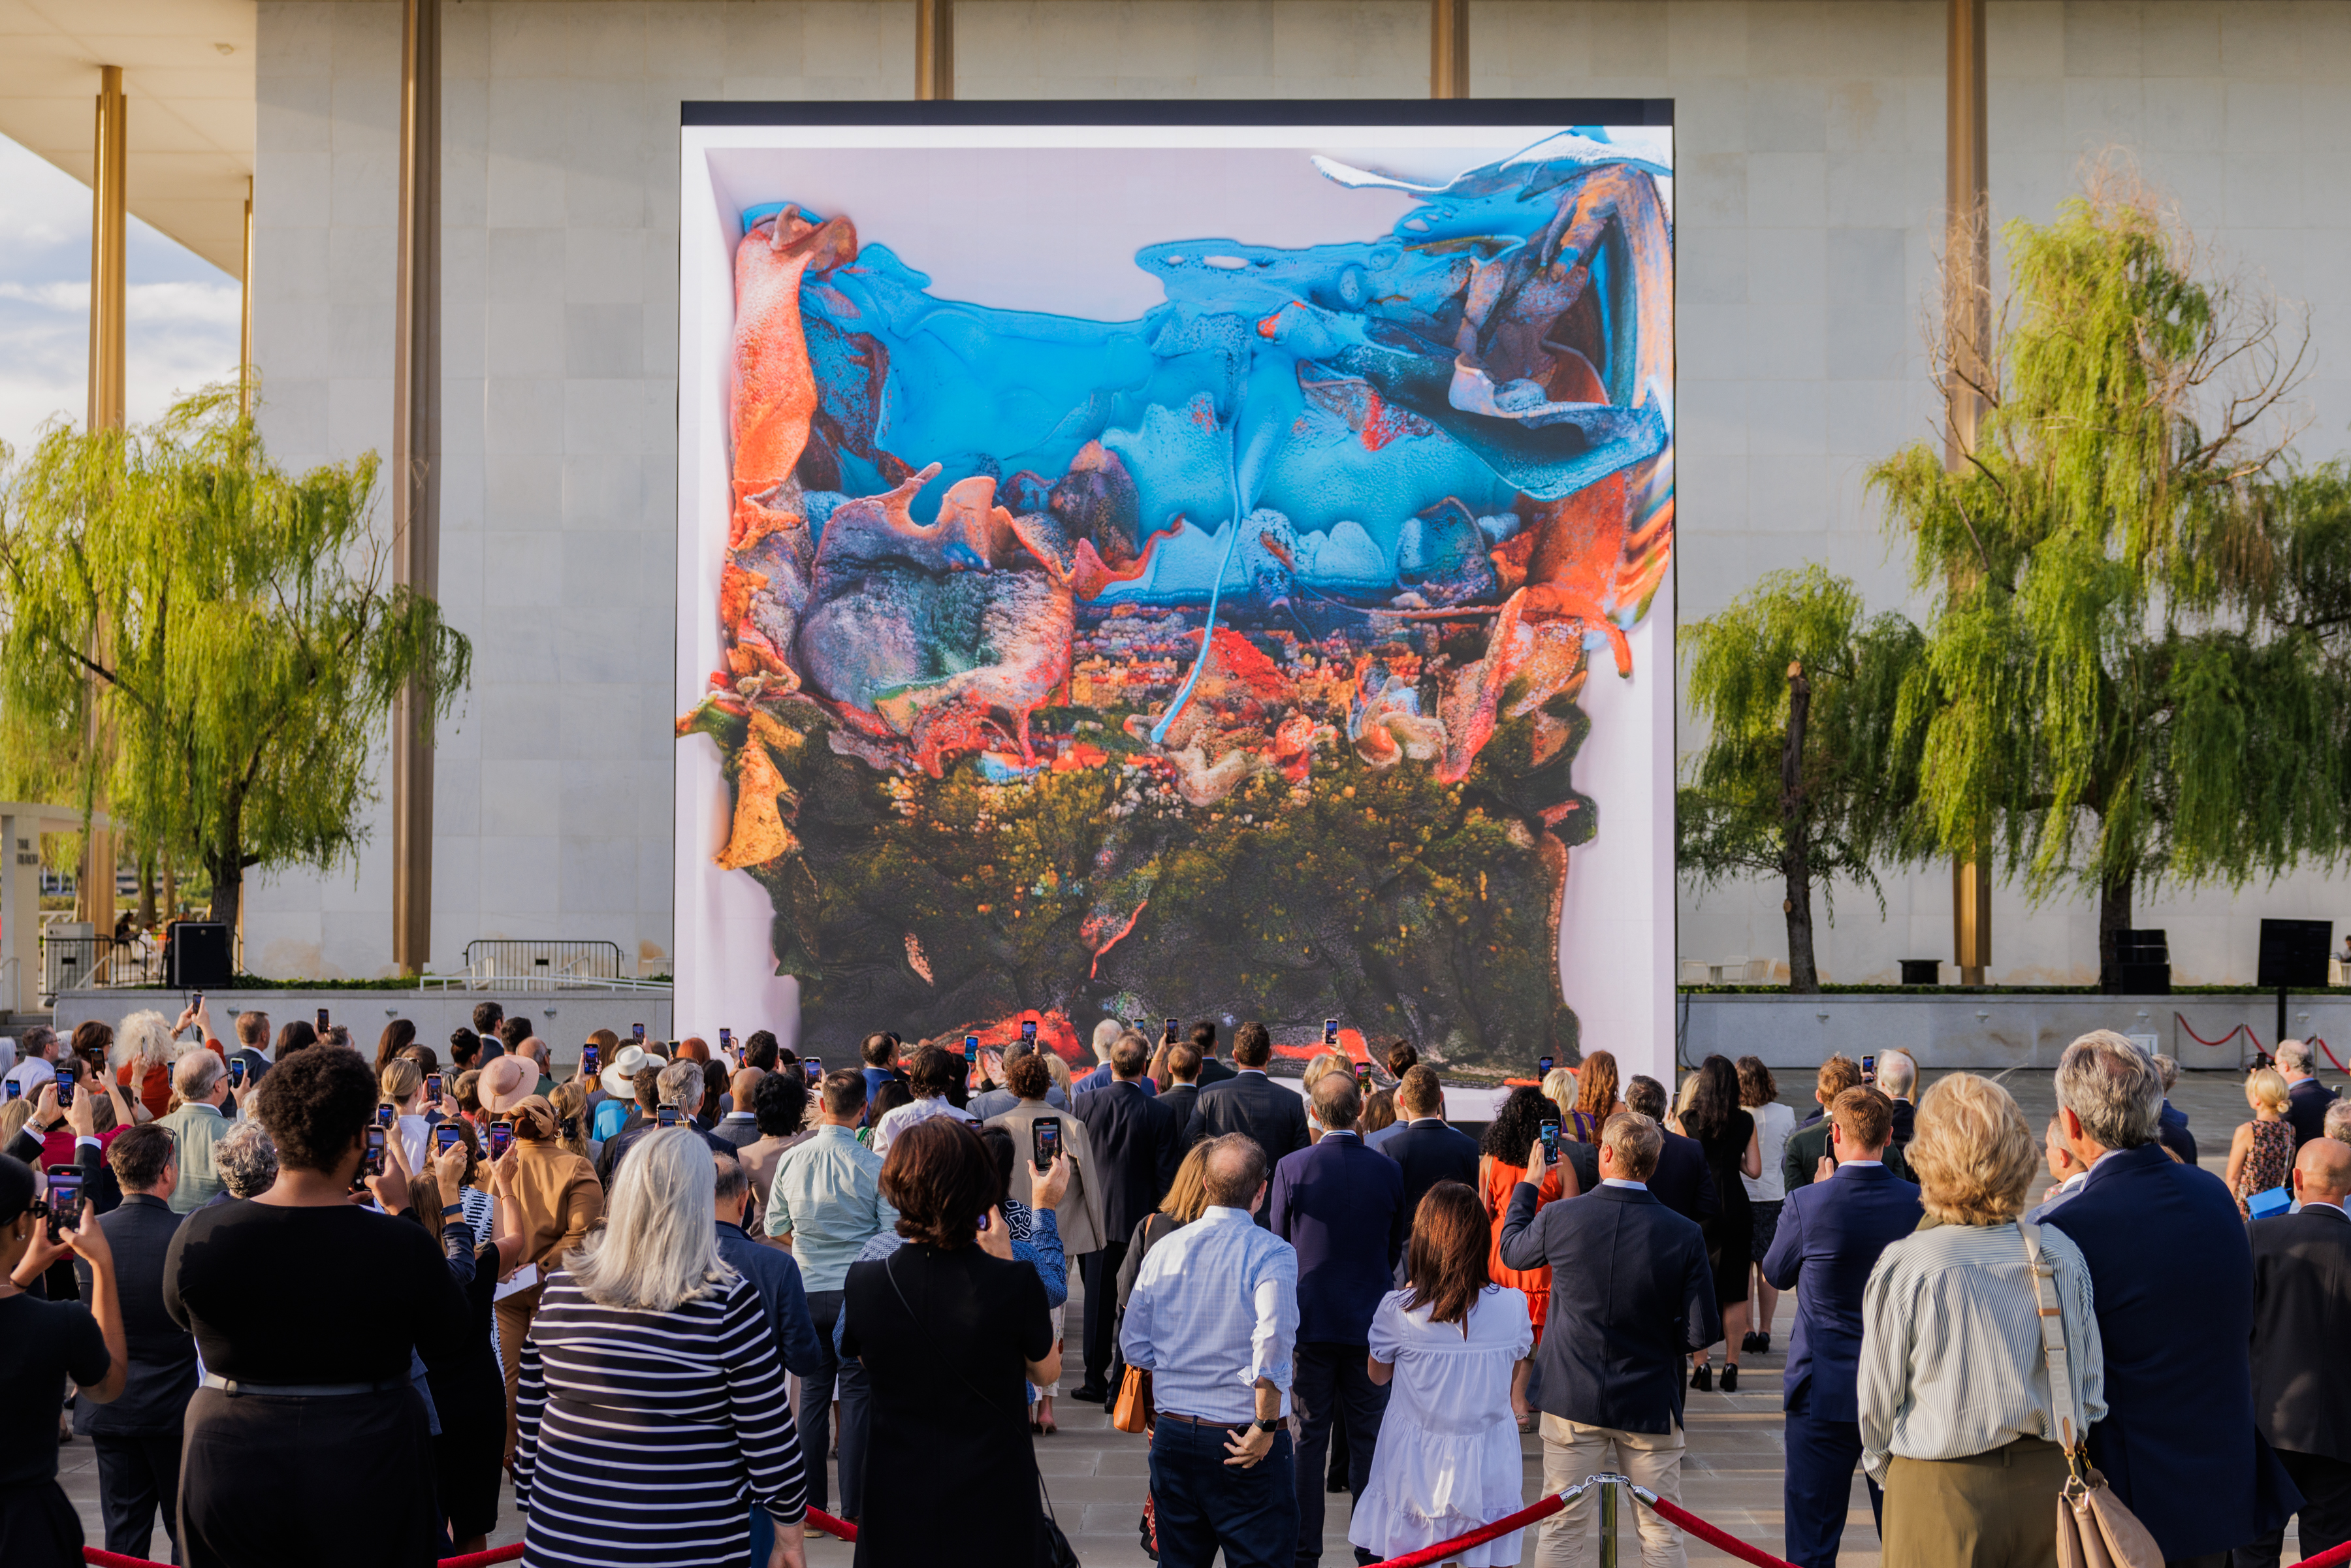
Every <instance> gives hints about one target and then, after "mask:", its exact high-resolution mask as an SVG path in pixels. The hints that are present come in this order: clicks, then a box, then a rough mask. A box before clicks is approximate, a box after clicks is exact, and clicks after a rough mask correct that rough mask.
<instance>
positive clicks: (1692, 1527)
mask: <svg viewBox="0 0 2351 1568" xmlns="http://www.w3.org/2000/svg"><path fill="white" fill-rule="evenodd" d="M1633 1495H1634V1496H1635V1497H1636V1498H1639V1499H1640V1500H1642V1501H1643V1502H1645V1503H1646V1504H1647V1505H1648V1506H1649V1508H1650V1510H1651V1511H1653V1512H1655V1513H1656V1516H1657V1517H1658V1518H1659V1519H1662V1520H1664V1521H1666V1522H1667V1524H1677V1525H1679V1526H1680V1527H1681V1528H1682V1529H1684V1530H1687V1531H1689V1532H1690V1533H1691V1534H1692V1535H1695V1536H1697V1537H1698V1539H1699V1540H1700V1541H1703V1542H1706V1543H1707V1544H1708V1545H1709V1546H1713V1547H1717V1548H1719V1549H1720V1550H1722V1551H1724V1552H1729V1553H1730V1554H1731V1555H1732V1556H1733V1557H1736V1558H1738V1559H1739V1560H1740V1562H1741V1563H1753V1564H1755V1568H1795V1564H1794V1563H1790V1562H1789V1561H1788V1560H1787V1559H1785V1558H1783V1557H1774V1556H1772V1555H1771V1553H1770V1552H1766V1551H1764V1550H1763V1549H1762V1548H1761V1547H1760V1546H1750V1545H1748V1544H1747V1542H1744V1541H1741V1540H1740V1539H1739V1537H1737V1536H1735V1535H1733V1534H1731V1533H1730V1532H1729V1531H1725V1530H1718V1529H1716V1528H1715V1527H1714V1526H1713V1525H1711V1524H1708V1522H1707V1521H1704V1520H1702V1519H1700V1518H1699V1517H1698V1515H1696V1514H1694V1513H1692V1512H1691V1511H1689V1510H1687V1509H1686V1508H1684V1507H1682V1505H1681V1504H1679V1503H1677V1502H1675V1501H1673V1500H1671V1499H1669V1498H1662V1497H1658V1496H1656V1495H1655V1494H1654V1493H1651V1492H1646V1491H1644V1490H1641V1489H1640V1488H1639V1487H1635V1488H1634V1489H1633Z"/></svg>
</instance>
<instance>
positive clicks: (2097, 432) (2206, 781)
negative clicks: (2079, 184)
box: [1870, 193, 2351, 928]
mask: <svg viewBox="0 0 2351 1568" xmlns="http://www.w3.org/2000/svg"><path fill="white" fill-rule="evenodd" d="M2005 237H2006V242H2007V245H2008V250H2009V258H2010V272H2011V278H2012V283H2013V287H2014V291H2015V298H2016V303H2015V305H2014V307H2013V308H2012V309H2011V311H2010V312H2009V313H2008V316H2007V319H2005V320H2004V322H2003V324H2002V329H2001V337H2000V340H1999V343H1998V345H1997V351H1996V352H1995V354H1994V355H1993V357H1992V361H1991V373H1990V374H1989V376H1988V377H1986V378H1985V381H1984V382H1983V384H1981V385H1980V386H1979V387H1977V388H1976V389H1975V391H1976V392H1978V393H1980V396H1981V398H1982V401H1983V404H1984V410H1985V412H1984V413H1983V416H1982V420H1981V423H1980V427H1979V432H1978V439H1977V442H1976V445H1975V448H1974V451H1973V454H1972V456H1971V460H1970V463H1969V465H1967V466H1966V467H1964V468H1963V469H1961V470H1960V471H1959V472H1957V473H1949V472H1946V470H1945V466H1944V464H1943V462H1942V460H1941V457H1940V455H1938V454H1937V453H1936V452H1934V451H1932V450H1930V449H1929V448H1928V446H1927V445H1925V444H1914V445H1912V446H1909V447H1907V448H1905V449H1904V450H1903V451H1901V452H1898V453H1896V454H1895V455H1893V456H1891V457H1889V458H1887V459H1886V461H1884V462H1883V463H1880V464H1878V465H1876V467H1875V468H1874V469H1873V470H1872V471H1871V475H1870V483H1871V485H1872V487H1873V488H1874V489H1875V490H1876V492H1877V494H1878V495H1879V496H1880V497H1882V498H1883V499H1884V500H1885V502H1886V507H1887V510H1888V514H1889V522H1890V525H1891V527H1892V528H1894V529H1895V530H1896V534H1897V537H1898V538H1900V539H1901V540H1902V541H1903V542H1904V543H1905V544H1906V545H1907V547H1908V553H1909V560H1910V569H1911V577H1912V581H1913V584H1914V586H1915V587H1916V588H1917V590H1918V591H1921V592H1922V593H1924V594H1926V595H1928V597H1929V598H1930V599H1931V600H1932V601H1933V612H1932V615H1931V617H1930V620H1929V622H1928V631H1927V634H1926V637H1925V641H1924V648H1923V657H1922V659H1921V660H1920V661H1919V663H1918V664H1917V666H1916V667H1915V669H1914V671H1913V672H1912V674H1910V676H1909V677H1908V678H1907V680H1906V683H1905V686H1904V689H1903V693H1902V696H1901V701H1900V705H1899V715H1898V722H1897V726H1896V728H1897V739H1898V743H1899V744H1900V745H1902V746H1905V747H1910V746H1915V747H1917V748H1918V750H1919V755H1920V774H1919V794H1920V810H1919V814H1918V816H1917V819H1916V820H1915V821H1912V822H1911V823H1909V824H1907V827H1906V829H1905V831H1904V835H1903V837H1904V842H1905V844H1906V846H1907V848H1909V849H1910V850H1911V851H1913V852H1932V853H1936V854H1941V855H1951V856H1956V857H1959V858H1970V857H1973V856H1976V855H1979V854H1986V853H1989V854H1991V855H1992V856H1993V857H1994V858H1995V859H1997V860H1998V861H2000V862H2004V863H2005V865H2006V866H2007V867H2008V868H2009V869H2010V870H2011V872H2014V873H2019V874H2021V876H2022V880H2023V882H2024V883H2025V886H2026V887H2027V889H2028V891H2029V892H2030V893H2031V894H2032V895H2033V896H2035V897H2045V896H2049V895H2051V894H2054V893H2056V892H2058V891H2060V890H2062V889H2068V888H2071V887H2074V886H2078V885H2081V884H2083V883H2087V884H2088V885H2089V886H2091V887H2094V888H2096V889H2098V890H2099V891H2100V892H2101V894H2102V895H2103V897H2104V898H2105V904H2106V907H2105V909H2104V911H2103V912H2102V925H2103V926H2105V927H2107V928H2112V927H2115V926H2117V925H2122V924H2126V923H2127V906H2128V903H2129V899H2130V896H2131V891H2132V889H2133V887H2134V886H2135V885H2144V884H2145V883H2147V882H2150V881H2155V880H2161V879H2165V878H2170V879H2174V880H2177V881H2180V882H2183V883H2200V882H2213V881H2217V882H2222V883H2229V884H2231V885H2241V884H2242V883H2244V882H2246V881H2247V880H2249V879H2251V878H2252V877H2254V876H2257V875H2262V874H2265V873H2266V874H2272V875H2274V874H2276V873H2282V872H2283V871H2285V870H2287V869H2289V868H2290V867H2292V866H2293V865H2294V864H2296V863H2297V862H2302V861H2306V860H2319V861H2336V860H2339V859H2340V858H2341V857H2342V856H2343V854H2344V852H2345V850H2346V838H2345V832H2344V826H2343V824H2344V821H2345V811H2344V807H2345V785H2346V770H2345V763H2344V752H2345V747H2346V741H2351V733H2346V727H2345V726H2346V713H2351V684H2346V680H2345V671H2344V669H2343V667H2342V659H2341V654H2340V650H2339V649H2338V648H2336V647H2335V645H2334V643H2333V641H2332V634H2333V632H2335V630H2339V627H2340V625H2341V623H2342V612H2343V609H2344V607H2345V606H2346V604H2351V567H2346V563H2345V561H2344V559H2343V556H2342V554H2341V549H2342V547H2343V546H2344V545H2345V544H2346V542H2351V540H2346V534H2351V524H2346V515H2351V509H2346V506H2345V504H2344V499H2343V497H2344V496H2345V494H2346V485H2345V476H2344V475H2343V474H2342V473H2341V472H2340V470H2338V469H2335V468H2331V467H2330V468H2327V469H2323V470H2314V471H2312V472H2310V473H2307V474H2301V475H2295V474H2293V473H2291V472H2290V471H2288V470H2286V469H2285V468H2284V465H2283V458H2282V452H2283V441H2284V439H2285V434H2284V432H2283V428H2282V424H2281V422H2280V421H2279V420H2278V419H2277V417H2276V411H2277V410H2278V408H2279V405H2280V402H2281V400H2282V399H2283V397H2284V396H2285V395H2286V394H2287V393H2288V392H2290V390H2291V388H2292V387H2293V386H2294V383H2295V382H2296V380H2297V379H2298V375H2299V371H2300V356H2299V355H2298V354H2293V353H2288V352H2285V351H2283V350H2282V349H2281V348H2280V342H2281V334H2280V332H2279V329H2278V323H2277V320H2276V317H2275V313H2274V308H2273V306H2272V305H2271V304H2270V302H2268V301H2267V300H2265V299H2263V298H2258V297H2248V296H2243V295H2241V294H2239V293H2237V292H2235V291H2233V290H2232V289H2231V288H2229V287H2224V286H2221V285H2219V284H2215V283H2211V282H2208V281H2206V280H2205V279H2203V278H2202V277H2199V276H2197V273H2196V267H2197V266H2198V261H2197V257H2196V256H2195V255H2194V253H2193V251H2192V249H2191V247H2190V245H2189V240H2188V238H2187V236H2186V235H2183V234H2181V233H2179V231H2178V230H2176V229H2175V228H2173V227H2171V226H2169V225H2168V224H2167V223H2166V222H2165V221H2164V220H2163V219H2162V218H2161V217H2160V216H2159V215H2158V214H2157V212H2156V211H2155V209H2154V208H2153V207H2152V205H2151V204H2147V203H2146V202H2145V201H2143V200H2137V199H2131V198H2117V197H2114V196H2110V195H2107V194H2104V193H2094V194H2093V195H2092V196H2091V197H2089V198H2087V199H2081V200H2075V201H2072V202H2068V203H2067V204H2064V207H2063V208H2061V210H2060V212H2059V214H2058V216H2057V218H2056V220H2055V221H2054V222H2053V223H2051V224H2049V225H2031V224H2026V223H2022V222H2015V223H2011V224H2010V225H2008V226H2007V228H2006V230H2005ZM2322 606H2324V607H2325V609H2324V610H2323V611H2322V610H2321V609H2320V607H2322ZM2329 617H2332V624H2329V623H2328V620H2329Z"/></svg>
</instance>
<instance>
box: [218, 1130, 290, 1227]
mask: <svg viewBox="0 0 2351 1568" xmlns="http://www.w3.org/2000/svg"><path fill="white" fill-rule="evenodd" d="M213 1174H214V1176H218V1177H220V1184H221V1190H220V1191H218V1192H216V1193H214V1194H213V1196H212V1197H208V1198H206V1199H204V1203H203V1204H202V1205H200V1206H199V1207H204V1208H216V1207H219V1206H220V1205H222V1204H224V1203H233V1202H235V1200H236V1199H238V1198H240V1197H260V1196H261V1195H262V1194H263V1193H265V1192H267V1191H268V1190H269V1185H270V1183H272V1182H274V1181H276V1180H277V1145H275V1144H273V1143H271V1142H270V1141H269V1130H268V1129H267V1128H266V1127H264V1126H263V1125H262V1124H260V1123H258V1122H238V1123H235V1124H232V1125H231V1126H230V1128H229V1130H228V1131H227V1132H225V1133H223V1134H221V1135H220V1137H219V1138H218V1139H216V1140H214V1144H213Z"/></svg>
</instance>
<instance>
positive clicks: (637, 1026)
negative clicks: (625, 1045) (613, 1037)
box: [629, 1023, 645, 1045]
mask: <svg viewBox="0 0 2351 1568" xmlns="http://www.w3.org/2000/svg"><path fill="white" fill-rule="evenodd" d="M629 1033H630V1034H632V1036H634V1037H635V1039H636V1042H637V1043H638V1044H639V1045H643V1044H644V1042H645V1026H644V1025H643V1024H641V1023H632V1024H631V1025H630V1026H629Z"/></svg>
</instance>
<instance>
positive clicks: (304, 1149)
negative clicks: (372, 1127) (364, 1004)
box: [253, 1050, 379, 1175]
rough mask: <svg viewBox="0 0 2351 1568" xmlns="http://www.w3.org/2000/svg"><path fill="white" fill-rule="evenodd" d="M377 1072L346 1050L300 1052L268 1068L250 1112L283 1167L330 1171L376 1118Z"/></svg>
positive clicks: (362, 1059)
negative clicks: (272, 1144) (264, 1128)
mask: <svg viewBox="0 0 2351 1568" xmlns="http://www.w3.org/2000/svg"><path fill="white" fill-rule="evenodd" d="M378 1098H379V1096H378V1094H377V1092H376V1082H375V1074H374V1073H372V1072H370V1071H368V1064H367V1060H366V1059H365V1058H364V1057H362V1056H360V1054H359V1053H358V1052H356V1051H315V1050H314V1051H296V1052H295V1053H294V1054H293V1055H292V1056H290V1057H287V1058H285V1059H284V1060H282V1061H279V1062H278V1063H277V1065H276V1066H275V1067H272V1068H271V1069H270V1070H269V1076H268V1077H266V1078H264V1079H263V1080H262V1081H261V1088H260V1089H259V1090H258V1091H257V1092H256V1093H255V1095H254V1097H253V1113H254V1115H255V1116H256V1117H257V1118H259V1120H260V1122H261V1124H262V1125H263V1126H264V1127H266V1128H267V1129H268V1130H269V1137H270V1141H271V1142H273V1143H275V1144H276V1145H277V1165H278V1168H280V1169H281V1170H304V1171H322V1172H326V1173H328V1174H329V1175H331V1174H332V1173H333V1172H334V1170H335V1168H336V1166H340V1164H341V1163H342V1161H343V1156H345V1155H349V1154H350V1152H351V1150H352V1148H353V1146H354V1145H356V1144H357V1143H358V1142H359V1139H360V1134H362V1133H363V1132H365V1131H366V1130H367V1125H368V1123H369V1122H370V1121H371V1120H373V1119H374V1116H375V1104H376V1101H377V1099H378Z"/></svg>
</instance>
